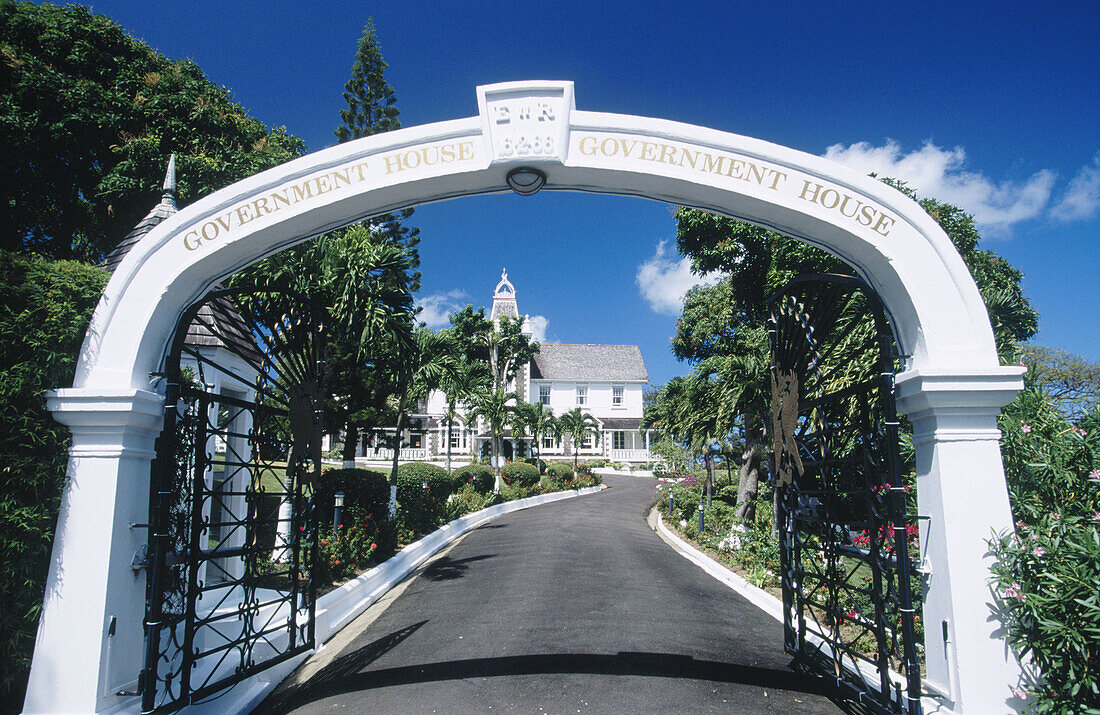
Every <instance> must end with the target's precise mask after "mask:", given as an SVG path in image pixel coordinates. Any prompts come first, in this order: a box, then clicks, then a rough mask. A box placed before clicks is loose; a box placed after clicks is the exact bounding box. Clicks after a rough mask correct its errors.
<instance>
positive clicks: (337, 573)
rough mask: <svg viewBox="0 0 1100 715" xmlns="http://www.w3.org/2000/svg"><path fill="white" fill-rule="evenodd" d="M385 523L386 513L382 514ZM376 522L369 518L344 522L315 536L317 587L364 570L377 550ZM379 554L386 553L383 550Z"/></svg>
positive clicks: (328, 527) (343, 579)
mask: <svg viewBox="0 0 1100 715" xmlns="http://www.w3.org/2000/svg"><path fill="white" fill-rule="evenodd" d="M382 514H383V517H382V518H381V520H384V514H385V512H382ZM379 521H380V520H379V519H378V518H371V517H370V516H364V517H359V518H355V519H350V520H347V521H345V523H344V524H343V525H342V526H341V527H340V528H338V529H333V528H332V527H331V524H330V525H329V526H327V527H325V528H324V529H322V530H321V532H320V533H319V534H318V543H317V579H318V581H319V582H320V583H331V582H334V581H335V582H342V581H346V580H348V579H349V578H354V577H355V575H356V574H357V573H358V572H360V571H362V570H365V569H366V568H367V566H368V565H369V564H370V562H371V561H372V559H374V557H375V555H376V554H378V553H379V552H380V550H379V539H378V535H377V534H378V531H379ZM381 553H386V551H385V549H382V551H381Z"/></svg>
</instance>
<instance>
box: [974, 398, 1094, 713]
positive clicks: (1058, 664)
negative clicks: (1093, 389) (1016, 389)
mask: <svg viewBox="0 0 1100 715" xmlns="http://www.w3.org/2000/svg"><path fill="white" fill-rule="evenodd" d="M1000 427H1001V431H1002V433H1003V435H1004V437H1003V438H1002V441H1001V453H1002V456H1003V458H1004V465H1005V477H1006V480H1007V482H1008V487H1009V495H1010V497H1011V502H1012V511H1013V516H1014V518H1015V519H1016V520H1017V521H1016V528H1015V531H1014V533H1011V534H1000V535H998V536H997V538H995V539H994V540H993V541H992V542H991V544H990V546H991V552H992V554H993V555H994V556H995V557H996V559H997V563H996V565H995V566H994V567H993V585H994V588H995V589H996V595H997V598H996V600H997V606H998V608H999V614H998V615H999V616H1000V618H1001V619H1002V621H1003V622H1004V623H1005V625H1006V626H1007V630H1008V641H1009V643H1010V644H1011V646H1012V647H1013V649H1014V650H1015V651H1016V653H1017V654H1018V655H1019V656H1021V657H1027V658H1029V659H1030V662H1031V664H1032V665H1033V667H1034V672H1033V673H1032V674H1031V675H1032V681H1031V682H1030V683H1028V687H1027V688H1026V689H1020V691H1019V693H1018V695H1020V696H1025V697H1027V700H1028V703H1029V705H1030V707H1031V708H1032V709H1033V710H1034V711H1036V712H1059V713H1071V712H1072V713H1077V712H1097V711H1100V596H1098V586H1097V584H1100V441H1098V440H1097V435H1098V434H1100V410H1094V411H1093V412H1092V413H1090V414H1088V415H1086V416H1085V418H1084V419H1082V421H1081V422H1080V423H1079V424H1073V423H1072V422H1070V421H1069V420H1068V419H1067V418H1066V417H1065V416H1064V415H1063V414H1062V413H1061V412H1059V411H1058V410H1057V409H1056V408H1055V406H1054V404H1053V402H1052V401H1051V399H1050V398H1049V397H1047V396H1046V395H1044V394H1043V393H1042V392H1041V391H1040V390H1036V389H1026V390H1024V391H1023V392H1021V393H1020V395H1019V396H1018V397H1017V399H1016V401H1015V402H1013V403H1012V404H1011V405H1009V406H1008V407H1006V408H1005V410H1004V412H1003V413H1002V416H1001V422H1000Z"/></svg>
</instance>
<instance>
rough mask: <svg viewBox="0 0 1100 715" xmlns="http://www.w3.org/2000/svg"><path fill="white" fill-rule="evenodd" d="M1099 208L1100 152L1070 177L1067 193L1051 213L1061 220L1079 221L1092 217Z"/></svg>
mask: <svg viewBox="0 0 1100 715" xmlns="http://www.w3.org/2000/svg"><path fill="white" fill-rule="evenodd" d="M1097 209H1100V153H1098V154H1097V155H1096V156H1094V157H1093V158H1092V163H1091V164H1089V165H1087V166H1083V167H1081V170H1080V171H1078V172H1077V175H1076V176H1074V177H1073V178H1072V179H1070V182H1069V186H1068V187H1067V188H1066V193H1065V194H1063V195H1062V200H1061V201H1059V202H1058V203H1057V204H1055V206H1054V208H1052V209H1051V210H1050V214H1051V216H1053V217H1054V218H1056V219H1058V220H1060V221H1078V220H1081V219H1087V218H1092V216H1093V215H1095V214H1096V211H1097Z"/></svg>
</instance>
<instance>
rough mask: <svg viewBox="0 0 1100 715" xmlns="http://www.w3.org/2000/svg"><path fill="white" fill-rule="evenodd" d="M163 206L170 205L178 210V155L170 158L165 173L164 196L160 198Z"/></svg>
mask: <svg viewBox="0 0 1100 715" xmlns="http://www.w3.org/2000/svg"><path fill="white" fill-rule="evenodd" d="M160 202H161V203H162V204H168V205H169V206H171V207H172V208H176V155H175V154H174V153H173V154H172V155H171V156H170V157H168V170H167V171H166V172H165V173H164V194H162V195H161V197H160Z"/></svg>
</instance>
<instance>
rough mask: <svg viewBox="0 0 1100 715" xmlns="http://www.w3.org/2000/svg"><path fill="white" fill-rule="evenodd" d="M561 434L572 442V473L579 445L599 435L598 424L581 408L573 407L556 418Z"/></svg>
mask: <svg viewBox="0 0 1100 715" xmlns="http://www.w3.org/2000/svg"><path fill="white" fill-rule="evenodd" d="M558 424H559V425H561V429H562V432H564V433H567V434H568V435H569V436H570V438H571V439H572V442H573V471H574V472H576V471H577V456H578V453H579V452H580V449H581V445H582V444H584V441H585V440H586V439H588V438H589V437H595V436H597V435H599V433H600V423H599V422H597V421H596V418H595V417H593V416H592V415H590V414H589V413H587V412H583V411H582V410H581V408H579V407H574V408H573V409H571V410H569V411H568V412H566V413H564V414H563V415H562V416H561V417H559V418H558Z"/></svg>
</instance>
